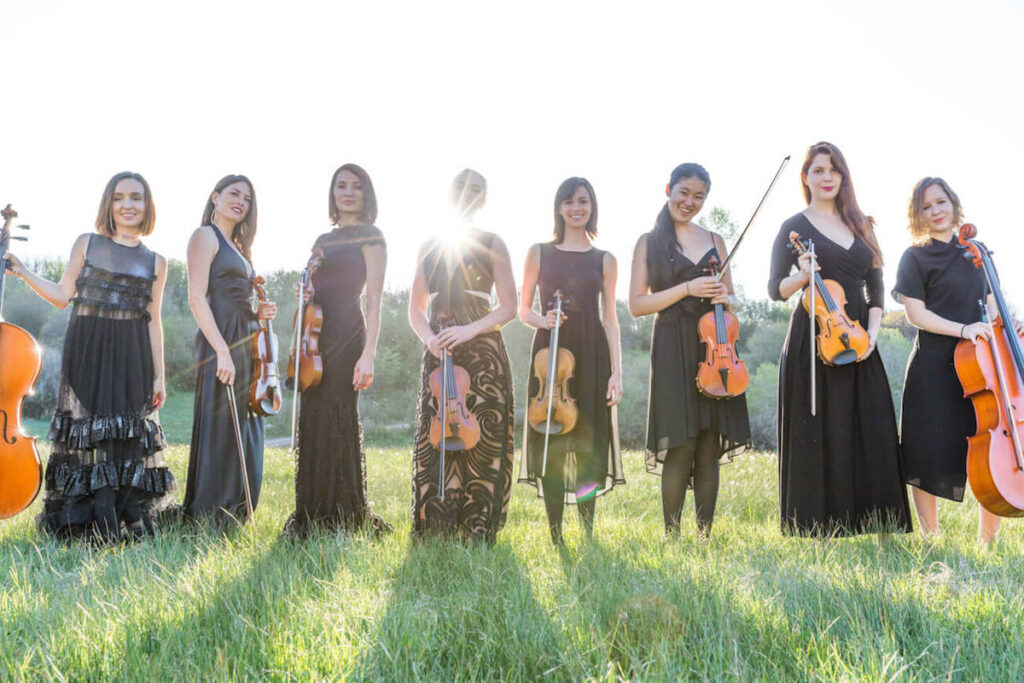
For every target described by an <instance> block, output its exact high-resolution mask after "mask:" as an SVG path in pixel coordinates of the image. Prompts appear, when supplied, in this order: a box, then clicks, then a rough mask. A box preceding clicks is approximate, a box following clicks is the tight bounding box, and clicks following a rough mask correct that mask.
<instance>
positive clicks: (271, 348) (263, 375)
mask: <svg viewBox="0 0 1024 683" xmlns="http://www.w3.org/2000/svg"><path fill="white" fill-rule="evenodd" d="M265 282H266V280H264V279H263V277H262V276H259V275H257V276H256V278H255V279H254V280H253V282H252V286H253V289H255V290H256V297H257V298H258V299H259V300H260V301H261V302H266V301H267V291H266V290H265V289H263V284H264V283H265ZM249 409H250V410H252V412H254V413H256V414H257V415H263V416H264V417H266V416H270V415H277V414H278V413H279V412H281V381H280V379H279V378H278V376H277V335H276V334H274V330H273V328H272V327H271V326H270V321H269V320H261V321H259V329H258V330H257V331H256V332H253V335H252V382H250V384H249Z"/></svg>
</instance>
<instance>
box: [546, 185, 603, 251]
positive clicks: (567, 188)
mask: <svg viewBox="0 0 1024 683" xmlns="http://www.w3.org/2000/svg"><path fill="white" fill-rule="evenodd" d="M581 187H582V188H583V189H585V190H586V191H587V194H589V195H590V219H589V220H588V221H587V225H586V226H585V228H584V230H585V231H586V233H587V237H589V238H590V239H594V238H595V237H597V195H596V194H594V187H593V185H591V184H590V181H589V180H587V179H586V178H577V177H572V178H567V179H566V180H563V181H562V184H561V185H559V186H558V190H557V191H556V192H555V228H554V230H553V231H552V234H553V235H554V237H555V244H561V243H562V242H563V241H565V219H564V218H562V214H560V213H559V212H558V209H559V208H560V207H561V206H562V202H564V201H565V200H566V199H572V196H573V195H574V194H576V190H578V189H580V188H581Z"/></svg>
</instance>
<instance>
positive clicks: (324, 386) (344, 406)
mask: <svg viewBox="0 0 1024 683" xmlns="http://www.w3.org/2000/svg"><path fill="white" fill-rule="evenodd" d="M364 246H380V247H384V236H383V235H382V234H381V232H380V230H378V229H377V228H376V227H374V226H372V225H356V226H351V227H345V228H335V229H334V230H332V231H331V232H329V233H326V234H324V235H321V236H320V237H318V238H317V240H316V243H315V244H314V246H313V248H314V249H320V250H322V251H323V253H324V258H323V261H322V262H321V264H320V266H319V268H318V269H317V270H316V272H315V273H314V274H313V288H314V290H315V294H314V295H313V298H312V302H313V303H316V304H318V305H320V307H321V308H322V309H323V314H324V323H323V329H322V330H321V332H320V357H321V359H322V360H323V374H322V376H321V379H320V383H319V384H318V385H317V386H315V387H312V388H310V389H308V390H306V391H304V392H303V393H302V407H301V412H300V414H299V415H300V417H299V434H298V455H297V458H296V461H295V514H294V515H293V516H292V519H291V520H290V522H289V530H290V531H293V532H295V533H298V534H302V533H304V532H305V531H306V530H307V528H308V526H309V524H310V523H319V524H323V525H325V526H328V527H342V528H349V529H356V528H359V527H360V526H362V524H363V522H364V521H365V520H367V519H369V520H370V523H371V525H372V526H373V528H374V530H375V531H378V532H379V531H384V530H390V527H389V526H388V525H387V523H386V522H384V520H382V519H381V518H380V517H378V516H377V515H375V514H373V513H372V512H371V511H370V510H369V508H368V506H367V502H366V455H365V453H364V451H363V425H362V421H361V420H360V419H359V392H357V391H356V390H355V388H353V386H352V373H353V371H354V368H355V365H356V361H357V360H359V356H360V355H362V353H363V346H364V344H365V342H366V322H365V321H364V319H363V310H362V308H361V307H360V305H359V297H360V294H361V293H362V291H363V288H364V287H365V286H366V261H365V260H364V258H363V247H364Z"/></svg>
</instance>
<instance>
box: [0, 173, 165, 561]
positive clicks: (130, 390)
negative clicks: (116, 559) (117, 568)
mask: <svg viewBox="0 0 1024 683" xmlns="http://www.w3.org/2000/svg"><path fill="white" fill-rule="evenodd" d="M155 221H156V210H155V208H154V206H153V196H152V193H151V192H150V190H149V185H148V184H147V183H146V181H145V179H144V178H143V177H142V176H141V175H139V174H137V173H128V172H125V173H118V174H117V175H115V176H114V177H113V178H111V179H110V182H108V183H107V187H106V189H105V190H104V192H103V198H102V200H101V201H100V208H99V213H98V215H97V216H96V232H95V233H92V234H87V235H82V236H80V237H79V238H78V239H77V240H76V241H75V244H74V246H73V247H72V249H71V258H70V259H69V261H68V265H67V267H66V268H65V269H64V274H63V276H62V277H61V279H60V282H56V283H55V282H51V281H49V280H47V279H46V278H44V277H42V276H40V275H38V274H36V273H34V272H32V271H31V270H29V269H28V268H26V267H25V266H24V264H22V262H21V261H20V260H19V259H18V258H17V257H16V256H15V255H14V254H11V253H8V254H7V259H8V268H9V269H10V271H11V272H12V273H14V274H15V275H17V276H18V277H20V278H21V279H23V280H24V281H25V282H26V283H27V284H28V285H29V286H30V287H31V288H32V289H33V290H35V292H36V293H37V294H38V295H39V296H41V297H42V298H43V299H45V300H46V301H48V302H50V303H51V304H53V305H54V306H57V307H58V308H65V307H67V306H68V305H69V304H72V305H73V307H72V310H71V318H70V320H69V321H68V328H67V334H66V336H65V341H64V355H63V358H62V361H61V374H60V388H59V390H58V397H57V408H56V410H55V411H54V414H53V420H52V422H51V423H50V433H49V438H50V440H51V441H52V442H53V450H52V452H51V454H50V459H49V462H48V463H47V466H46V474H45V497H44V500H43V511H42V513H41V514H40V515H39V517H38V519H37V522H38V524H39V527H40V528H41V529H43V530H45V531H47V532H49V533H52V534H54V535H55V536H57V537H60V538H81V539H84V540H89V541H92V542H96V543H111V542H114V541H118V540H121V539H127V540H134V539H137V538H140V537H142V536H151V535H153V533H154V531H155V529H156V513H157V512H158V511H159V510H161V509H162V508H164V507H166V506H167V505H168V504H170V503H171V502H172V500H173V496H174V491H175V490H176V485H175V482H174V476H173V475H172V474H171V472H170V471H169V470H168V469H167V467H166V465H165V463H164V458H163V453H162V452H161V451H162V450H163V449H164V448H165V445H166V444H165V442H164V434H163V430H162V429H161V427H160V421H159V418H158V416H157V410H158V409H159V408H160V406H162V405H163V402H164V398H165V396H166V391H165V389H164V349H163V331H162V328H161V324H160V306H161V301H162V298H163V290H164V283H165V281H166V277H167V261H166V260H165V259H164V257H162V256H160V255H159V254H156V253H154V252H152V251H150V250H149V249H148V248H147V247H146V246H145V245H144V244H143V243H142V238H143V237H144V236H145V235H149V234H150V233H152V232H153V225H154V223H155Z"/></svg>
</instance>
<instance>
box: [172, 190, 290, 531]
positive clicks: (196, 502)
mask: <svg viewBox="0 0 1024 683" xmlns="http://www.w3.org/2000/svg"><path fill="white" fill-rule="evenodd" d="M255 237H256V195H255V193H254V192H253V189H252V183H251V182H249V179H248V178H246V177H245V176H242V175H229V176H225V177H224V178H222V179H221V180H220V182H218V183H217V185H216V187H214V188H213V192H212V193H211V194H210V198H209V200H207V202H206V208H205V209H204V210H203V220H202V224H201V227H199V228H197V229H196V231H195V232H194V233H192V237H191V239H190V240H189V242H188V302H189V306H190V307H191V308H192V315H194V316H195V319H196V322H197V323H198V324H199V330H198V331H197V332H196V350H195V359H196V368H197V371H196V395H195V407H194V409H193V413H192V446H191V449H190V451H189V461H188V486H187V488H186V490H185V502H184V505H183V512H184V514H185V515H186V516H188V517H192V518H204V517H205V518H210V519H211V520H213V521H214V522H215V523H218V524H224V523H227V522H229V521H231V520H237V521H244V520H245V519H246V516H247V514H248V513H247V511H246V502H245V490H244V486H243V484H242V468H241V466H240V465H239V459H238V445H237V443H236V439H235V432H234V426H233V425H232V419H231V412H230V406H229V403H228V394H227V391H229V390H231V391H234V393H235V406H236V408H237V411H238V423H239V427H240V428H241V433H242V447H243V450H244V451H245V463H246V472H247V473H248V480H249V490H250V493H251V496H252V505H253V509H255V507H256V503H257V502H258V500H259V495H260V483H261V482H262V481H263V418H262V417H260V416H258V415H256V414H254V413H252V412H251V411H250V410H249V384H250V382H251V381H252V377H251V375H252V350H251V344H250V340H251V338H252V334H253V332H255V331H256V329H257V327H258V324H257V319H259V320H272V319H273V318H274V315H275V314H276V313H277V307H276V306H275V305H274V304H273V303H272V302H267V303H261V304H260V305H259V308H258V311H257V313H255V314H254V313H253V308H252V293H253V290H252V280H253V277H254V275H255V273H254V271H253V267H252V260H251V256H250V250H251V249H252V242H253V238H255Z"/></svg>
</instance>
